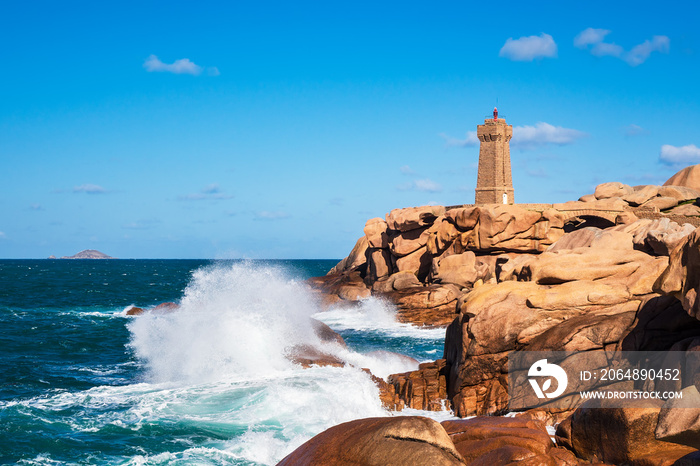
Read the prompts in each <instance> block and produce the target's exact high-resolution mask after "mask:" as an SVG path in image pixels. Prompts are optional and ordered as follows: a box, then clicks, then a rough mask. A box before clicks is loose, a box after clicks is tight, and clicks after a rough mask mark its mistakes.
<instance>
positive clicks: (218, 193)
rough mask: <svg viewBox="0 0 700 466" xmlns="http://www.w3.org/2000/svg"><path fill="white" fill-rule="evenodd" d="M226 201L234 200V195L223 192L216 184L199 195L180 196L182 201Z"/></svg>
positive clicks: (208, 186)
mask: <svg viewBox="0 0 700 466" xmlns="http://www.w3.org/2000/svg"><path fill="white" fill-rule="evenodd" d="M224 199H233V195H231V194H226V193H225V192H223V190H222V189H221V188H220V187H219V185H218V184H216V183H212V184H210V185H207V186H205V187H204V188H202V189H201V190H200V191H199V192H197V193H190V194H185V195H183V196H178V200H180V201H209V200H214V201H218V200H224Z"/></svg>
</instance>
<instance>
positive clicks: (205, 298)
mask: <svg viewBox="0 0 700 466" xmlns="http://www.w3.org/2000/svg"><path fill="white" fill-rule="evenodd" d="M335 262H336V261H255V262H240V261H203V260H200V261H197V260H109V261H90V260H74V261H62V260H2V261H0V463H3V464H7V463H10V464H12V463H18V464H133V465H140V464H193V463H194V464H275V463H276V462H277V461H279V460H280V459H281V458H282V457H284V456H285V455H286V454H287V453H289V452H290V451H291V450H293V449H294V448H295V447H296V446H298V445H300V444H301V443H303V442H304V441H306V440H307V439H308V438H310V437H311V436H313V435H315V434H316V433H318V432H320V431H322V430H324V429H326V428H328V427H330V426H331V425H334V424H337V423H339V422H344V421H347V420H351V419H355V418H359V417H366V416H387V415H394V414H395V413H389V412H387V411H385V410H384V409H383V408H382V407H381V406H380V404H379V402H378V399H377V389H376V387H375V386H374V384H373V383H372V382H371V380H370V379H369V378H368V376H367V375H366V374H365V373H364V372H362V371H361V370H360V369H359V368H360V367H369V368H370V369H371V370H372V372H373V373H375V374H377V375H380V376H386V375H388V374H390V373H394V372H402V371H406V370H411V369H413V368H414V367H413V365H412V364H410V363H407V362H406V361H405V360H403V359H401V358H396V357H392V356H391V355H388V354H386V353H373V351H375V350H388V351H394V352H399V353H403V354H408V355H410V356H412V357H414V358H417V359H419V360H433V359H436V358H437V357H440V356H441V354H442V346H443V343H444V332H442V331H439V330H434V329H433V330H429V329H419V328H415V327H412V326H409V325H404V324H399V323H397V322H396V321H395V320H394V318H393V310H392V308H391V306H390V305H388V304H387V303H383V302H381V301H378V300H374V299H370V300H368V301H366V302H363V303H362V304H361V305H360V306H358V307H354V308H350V309H337V308H336V309H332V310H330V311H327V312H321V308H320V307H319V306H318V304H317V303H316V301H315V299H314V296H313V294H312V293H310V292H309V291H308V290H307V288H306V286H305V284H304V280H305V279H306V278H308V277H311V276H316V275H323V274H325V272H326V271H327V270H328V269H330V268H331V267H332V266H333V265H335ZM165 301H176V302H178V303H179V304H180V306H181V307H180V309H179V311H178V312H175V313H170V314H155V313H150V314H146V315H143V316H138V317H128V316H126V312H125V311H126V309H127V308H128V307H129V306H131V305H136V306H139V307H148V306H154V305H156V304H159V303H161V302H165ZM310 316H313V317H315V318H318V319H320V320H323V321H325V322H326V323H328V324H329V325H330V326H331V327H332V328H334V329H336V330H337V331H338V332H339V333H340V334H341V335H343V336H344V337H345V338H346V340H347V343H348V349H341V348H338V347H334V346H328V344H324V343H322V342H319V341H317V339H316V337H315V336H314V335H313V333H312V332H311V331H310V329H309V326H308V318H309V317H310ZM300 343H305V344H312V345H314V346H317V347H319V348H321V349H324V350H326V351H329V352H332V353H334V354H336V355H337V356H338V357H341V358H342V359H344V360H345V361H347V362H348V363H350V364H352V365H353V366H355V367H351V366H348V367H345V368H333V367H322V368H319V367H315V368H311V369H301V368H300V367H298V366H295V365H293V364H291V363H290V362H289V361H288V359H287V358H286V357H285V353H286V351H287V350H288V349H289V347H290V346H293V345H295V344H300Z"/></svg>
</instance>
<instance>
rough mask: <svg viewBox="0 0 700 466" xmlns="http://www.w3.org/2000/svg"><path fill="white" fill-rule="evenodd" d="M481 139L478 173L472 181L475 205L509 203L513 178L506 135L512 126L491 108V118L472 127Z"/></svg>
mask: <svg viewBox="0 0 700 466" xmlns="http://www.w3.org/2000/svg"><path fill="white" fill-rule="evenodd" d="M476 135H477V136H478V138H479V141H481V145H480V148H479V174H478V176H477V180H476V204H513V202H514V197H513V178H512V176H511V172H510V138H511V137H512V136H513V126H512V125H508V124H506V120H505V118H498V109H496V108H494V109H493V119H491V118H487V119H486V120H484V124H483V125H478V126H477V127H476Z"/></svg>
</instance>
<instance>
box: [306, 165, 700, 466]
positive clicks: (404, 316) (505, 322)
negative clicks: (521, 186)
mask: <svg viewBox="0 0 700 466" xmlns="http://www.w3.org/2000/svg"><path fill="white" fill-rule="evenodd" d="M699 175H700V165H699V166H694V167H689V168H687V169H685V170H684V171H682V172H680V173H679V174H677V175H674V177H673V178H671V179H670V180H669V182H667V183H666V184H665V185H664V186H650V185H647V186H634V187H632V186H628V185H625V184H622V183H615V182H613V183H605V184H602V185H599V186H598V187H597V188H596V189H595V192H594V193H592V194H588V195H585V196H582V197H581V198H580V199H578V200H576V201H571V202H567V203H563V204H551V205H547V204H537V205H522V204H521V205H495V204H494V205H478V206H475V205H470V206H452V207H442V206H423V207H413V208H406V209H396V210H393V211H391V212H389V213H388V214H387V215H386V216H385V218H383V219H382V218H374V219H371V220H369V221H368V222H367V223H366V225H365V228H364V235H363V236H362V237H361V238H360V239H359V240H358V241H357V243H356V245H355V247H354V248H353V250H352V251H351V253H350V255H349V256H348V257H347V258H346V259H344V260H343V261H341V262H340V263H339V264H338V265H337V266H336V267H335V268H334V269H333V270H331V272H329V274H328V275H327V276H325V277H318V278H315V279H312V280H311V284H312V286H314V287H315V288H316V289H318V290H319V291H320V292H322V293H323V294H324V295H325V301H326V302H327V303H329V304H331V303H337V302H352V301H355V300H359V299H364V298H366V297H368V296H381V297H383V298H385V299H389V300H391V301H393V302H394V303H395V304H396V306H397V308H398V312H397V316H398V318H399V320H402V321H405V322H411V323H414V324H418V325H431V326H446V341H445V350H444V356H443V359H441V360H438V361H436V362H435V363H433V365H430V364H425V365H422V366H421V368H420V369H419V370H418V371H415V372H414V373H406V374H396V375H394V376H391V377H390V378H389V382H390V383H391V384H393V387H394V391H395V393H396V394H397V396H398V397H399V398H400V399H401V404H402V405H405V406H407V407H414V408H418V409H438V408H436V407H439V406H441V404H440V402H441V398H446V399H447V401H448V403H450V405H451V407H452V409H453V410H454V412H455V414H457V415H458V416H461V417H465V416H474V415H492V414H504V413H505V411H506V410H507V405H508V392H507V390H508V384H507V362H508V355H509V354H510V353H511V352H513V351H545V350H548V351H549V350H554V351H572V352H595V351H646V350H650V351H669V350H673V351H681V352H684V351H695V350H696V349H697V348H700V322H699V321H698V319H699V317H698V316H699V315H700V300H699V299H698V288H699V287H700V265H698V264H700V229H698V230H696V227H698V226H700V203H699V202H698V200H699V198H700V192H699V191H698V190H696V189H697V188H700V186H696V184H697V183H695V181H694V180H697V179H700V176H699ZM698 380H700V378H699V379H698ZM694 383H698V382H694V381H693V380H692V377H691V379H690V380H689V381H688V380H685V381H683V382H679V383H678V384H677V386H674V387H672V388H673V389H677V390H681V389H682V390H687V391H690V392H692V391H693V390H695V393H697V390H696V387H695V385H693V384H694ZM441 387H444V388H442V389H441ZM688 396H694V394H693V395H688ZM698 400H699V403H698V404H697V407H695V409H694V410H693V412H694V413H695V414H694V415H695V417H694V418H693V415H688V416H686V417H685V418H683V420H680V419H679V418H678V417H676V416H670V415H668V414H666V415H665V417H663V416H662V414H660V413H664V410H666V412H667V411H668V409H671V408H670V407H669V406H667V405H664V406H661V404H660V405H659V406H657V407H656V408H654V409H650V408H648V407H646V408H644V409H642V408H639V409H641V411H640V410H639V409H636V408H634V407H631V408H629V409H626V410H615V409H612V408H611V409H602V410H601V409H594V410H590V409H589V410H588V411H586V409H588V408H586V406H583V407H581V408H579V409H577V410H576V411H573V409H574V408H575V406H572V407H571V409H565V408H564V409H563V408H561V407H558V408H551V407H548V406H546V405H545V406H543V407H542V408H541V409H539V410H538V411H537V413H535V414H533V415H534V416H536V417H539V418H541V419H542V420H543V421H544V422H546V423H548V424H550V425H552V424H558V423H559V422H560V421H562V420H566V421H565V422H561V424H559V426H560V432H559V433H558V436H559V443H560V445H562V446H563V447H565V448H567V449H568V450H569V451H571V452H573V453H575V455H576V456H577V457H578V458H579V460H586V461H604V462H608V463H611V464H622V463H626V464H672V463H673V462H674V461H676V460H677V459H678V458H680V457H681V456H684V455H688V454H689V453H690V452H692V451H693V448H697V446H700V423H699V422H698V421H697V419H698V418H700V395H698ZM635 409H636V410H635ZM662 417H663V420H662ZM690 418H693V419H690ZM606 423H609V425H607V424H606ZM663 423H666V424H665V427H663V428H662V424H663ZM669 424H672V426H669ZM612 425H615V426H622V427H620V429H622V430H621V433H620V435H621V437H620V439H621V440H619V441H613V440H610V442H612V443H610V444H606V441H604V438H608V437H609V438H611V439H612V438H613V437H614V435H609V434H607V433H604V432H602V433H601V431H602V430H603V429H605V428H608V427H609V426H612ZM657 427H658V428H657ZM635 429H636V430H635ZM659 429H660V430H659ZM590 432H594V433H593V434H591V433H590ZM596 432H597V434H596ZM669 432H672V434H670V433H669ZM595 435H599V437H597V440H596V437H595ZM600 436H602V437H600ZM601 439H603V440H601ZM657 439H660V440H657ZM669 439H671V440H672V441H674V442H678V443H679V444H683V445H685V446H679V445H678V444H675V443H669V442H667V441H664V440H669ZM601 442H602V443H601ZM615 442H617V443H615ZM635 442H636V443H635ZM606 445H607V446H606ZM688 446H691V447H693V448H688ZM457 450H459V448H457ZM460 454H462V460H463V461H466V460H465V458H467V457H468V456H469V455H468V454H465V453H464V452H462V451H460ZM472 456H473V455H472ZM531 456H532V455H531ZM474 458H476V457H474ZM450 461H452V459H450ZM567 461H568V460H567ZM576 461H578V460H576ZM467 463H470V461H467ZM472 464H477V463H472ZM478 464H482V463H478ZM484 464H486V463H484ZM496 464H500V463H496ZM528 464H530V463H528ZM531 464H535V463H531ZM537 464H575V462H574V461H573V460H572V461H569V462H566V461H564V460H563V459H562V460H561V461H559V460H557V461H553V462H549V463H537ZM689 464H691V463H689ZM692 464H695V463H692Z"/></svg>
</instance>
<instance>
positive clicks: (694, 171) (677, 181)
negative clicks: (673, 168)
mask: <svg viewBox="0 0 700 466" xmlns="http://www.w3.org/2000/svg"><path fill="white" fill-rule="evenodd" d="M664 186H683V187H686V188H691V189H694V190H696V191H700V165H691V166H689V167H685V168H684V169H682V170H681V171H679V172H678V173H676V174H675V175H673V176H672V177H671V178H669V179H668V180H667V181H666V182H665V183H664Z"/></svg>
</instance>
